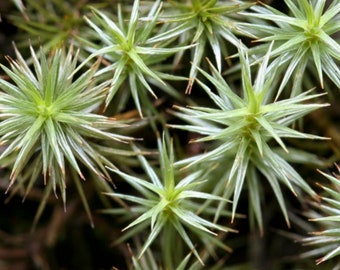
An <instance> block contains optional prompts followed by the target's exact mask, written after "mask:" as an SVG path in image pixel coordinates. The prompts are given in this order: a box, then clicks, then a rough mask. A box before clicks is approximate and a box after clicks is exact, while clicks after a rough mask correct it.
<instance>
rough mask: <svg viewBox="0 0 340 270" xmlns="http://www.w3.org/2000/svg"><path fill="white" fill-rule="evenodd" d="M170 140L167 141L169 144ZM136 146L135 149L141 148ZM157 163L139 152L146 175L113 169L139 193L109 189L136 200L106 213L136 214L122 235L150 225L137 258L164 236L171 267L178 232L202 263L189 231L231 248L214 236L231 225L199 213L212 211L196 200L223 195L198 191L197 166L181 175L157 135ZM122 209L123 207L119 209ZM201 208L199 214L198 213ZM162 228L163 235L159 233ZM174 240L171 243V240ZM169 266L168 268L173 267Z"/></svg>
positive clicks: (168, 147) (170, 149) (166, 145)
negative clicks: (206, 217)
mask: <svg viewBox="0 0 340 270" xmlns="http://www.w3.org/2000/svg"><path fill="white" fill-rule="evenodd" d="M169 144H170V145H169ZM134 147H135V150H136V152H140V151H139V149H138V148H136V146H134ZM158 150H159V160H160V167H159V168H154V167H153V166H152V165H151V164H150V163H149V162H148V161H147V159H146V158H145V157H144V156H142V155H139V160H140V163H141V165H142V168H143V169H144V171H145V173H146V176H145V177H139V176H133V175H129V174H126V173H124V172H121V171H119V170H113V171H114V172H115V173H116V174H118V175H119V176H121V177H122V178H123V179H124V180H125V181H127V182H128V183H129V185H131V186H132V187H133V189H134V190H136V191H137V192H138V193H139V194H140V195H138V196H137V195H129V194H122V193H118V192H114V193H108V194H107V195H108V196H111V197H114V198H120V199H123V200H126V201H129V202H131V203H134V204H136V205H135V206H131V207H130V211H131V212H130V211H126V210H124V209H108V210H106V211H104V212H105V213H111V214H122V215H127V216H128V217H133V216H136V218H135V219H134V220H133V221H132V222H131V223H130V224H129V225H128V226H126V227H125V228H124V229H123V231H125V230H131V231H130V233H127V235H125V236H123V238H122V239H126V238H128V237H132V236H133V235H136V234H138V233H141V232H142V231H144V230H146V228H147V227H149V228H150V234H149V236H148V237H147V239H146V240H145V242H144V244H143V246H142V247H141V249H140V253H139V255H138V258H141V257H142V256H143V254H144V253H145V252H146V250H147V249H148V248H149V247H150V245H151V244H152V243H153V242H154V241H156V239H159V238H160V237H161V238H164V239H165V242H164V245H163V247H162V250H163V251H162V252H163V254H165V255H164V256H165V259H164V262H165V263H166V266H167V267H170V266H172V267H174V265H173V264H174V263H175V261H176V260H178V258H176V257H174V254H175V253H176V249H177V248H178V247H179V246H178V245H179V243H177V242H176V241H174V240H175V239H176V236H177V235H179V236H180V237H181V238H182V240H183V242H184V243H185V244H186V245H187V246H188V248H189V250H191V252H192V253H193V254H194V255H195V256H196V258H197V259H198V260H199V261H200V263H201V264H202V265H204V262H203V260H202V259H201V257H200V255H199V254H198V252H197V250H196V247H195V244H194V243H193V242H192V240H191V237H190V234H189V232H190V233H193V234H197V235H198V236H199V238H200V241H202V242H203V243H204V244H206V245H207V246H208V245H211V243H215V244H216V245H217V246H220V247H222V248H224V249H225V250H226V251H229V252H230V248H229V247H228V246H226V244H225V243H223V242H221V241H220V240H219V239H218V238H217V233H216V232H215V231H216V230H217V231H222V232H230V231H234V232H235V230H233V229H231V228H228V227H225V226H223V225H219V224H216V223H213V222H211V221H209V220H207V219H205V218H202V217H200V215H206V214H208V216H209V215H211V214H212V213H211V212H210V210H209V208H203V209H201V204H200V203H199V202H198V201H201V200H210V201H220V200H222V201H223V200H224V199H223V198H221V197H219V196H216V195H214V194H209V193H205V192H202V191H198V190H197V187H198V186H199V185H200V184H201V183H202V181H204V180H205V179H202V173H201V172H200V171H199V170H197V171H195V172H192V173H190V174H187V175H184V176H182V175H181V172H180V169H178V168H176V167H174V162H175V156H174V150H173V146H172V143H167V142H166V140H165V137H163V140H162V141H161V140H160V139H158ZM122 210H124V211H122ZM198 212H200V215H199V214H197V213H198ZM162 232H163V236H160V235H161V234H162ZM172 241H174V242H173V244H171V242H172ZM172 267H170V268H172Z"/></svg>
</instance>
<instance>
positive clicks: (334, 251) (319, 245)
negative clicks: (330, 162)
mask: <svg viewBox="0 0 340 270" xmlns="http://www.w3.org/2000/svg"><path fill="white" fill-rule="evenodd" d="M337 169H338V171H340V167H339V166H337ZM320 173H321V174H322V175H323V176H325V177H326V178H327V179H328V180H329V181H330V183H331V185H329V186H328V185H320V186H321V188H322V189H323V190H324V194H322V196H321V203H314V209H315V210H317V211H318V214H317V216H316V217H313V218H311V219H310V220H311V221H314V222H317V223H318V224H319V227H320V228H321V230H320V231H318V232H313V233H311V234H312V235H311V236H310V237H307V238H305V239H303V240H302V241H301V242H302V243H303V244H304V245H307V246H309V247H311V246H315V248H314V249H312V250H311V251H309V252H307V253H306V254H304V255H303V256H302V257H307V256H306V255H308V256H313V257H315V256H321V257H320V258H318V259H317V260H316V264H317V265H319V264H321V263H323V262H325V261H328V260H331V259H333V258H336V257H339V255H340V230H339V221H340V208H339V207H340V180H339V175H336V174H334V175H330V174H326V173H324V172H321V171H320ZM339 268H340V263H339V262H338V263H335V264H334V268H332V269H339Z"/></svg>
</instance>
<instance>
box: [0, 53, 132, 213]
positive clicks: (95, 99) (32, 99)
mask: <svg viewBox="0 0 340 270" xmlns="http://www.w3.org/2000/svg"><path fill="white" fill-rule="evenodd" d="M30 50H31V56H32V59H33V69H31V67H30V66H28V65H27V63H26V61H25V59H24V58H23V57H22V55H21V54H20V52H19V51H18V50H17V49H16V48H15V53H16V58H17V60H13V59H12V58H10V57H7V59H8V61H9V64H10V68H8V67H6V66H4V65H1V67H2V69H3V70H4V71H5V73H6V74H7V76H8V77H9V78H10V81H7V80H4V79H0V89H1V90H2V92H1V93H0V119H1V122H0V136H1V138H0V141H1V144H2V145H3V147H4V148H3V150H2V152H1V155H0V163H1V164H2V165H3V166H6V167H9V168H10V169H11V175H10V184H9V187H8V189H10V188H11V187H12V185H13V184H14V183H15V182H16V180H17V179H18V180H19V179H21V180H22V181H24V183H22V182H19V183H18V184H19V185H20V186H21V187H22V186H24V185H26V187H27V190H26V194H27V193H28V192H29V191H30V189H31V188H32V186H33V184H34V183H35V182H36V181H37V180H38V179H39V176H40V175H41V174H42V175H43V178H44V184H45V185H46V187H45V189H46V193H47V194H49V193H50V192H51V191H52V190H54V193H55V194H57V189H59V191H60V194H61V197H62V201H63V202H64V204H65V203H66V182H67V181H69V179H72V180H74V181H75V183H76V186H77V188H78V191H79V193H80V196H81V199H82V201H83V203H84V205H85V208H86V209H88V205H87V201H86V198H85V196H84V193H83V190H82V188H81V182H80V179H82V180H85V178H86V174H84V173H83V172H82V169H81V166H80V163H81V164H82V165H84V166H85V167H86V168H87V169H88V171H90V172H91V173H93V174H95V175H96V177H97V178H99V179H101V180H99V181H103V180H110V175H109V173H108V172H107V170H106V168H105V166H110V167H111V166H114V165H113V164H112V163H111V162H110V161H109V160H108V159H107V158H106V157H105V156H104V155H102V154H101V152H100V151H98V149H97V145H99V144H100V141H101V140H111V141H112V140H114V141H126V140H131V138H129V137H127V136H123V135H119V134H116V133H113V132H111V131H110V129H112V128H122V127H124V126H125V125H124V124H123V123H120V122H119V121H115V120H114V119H112V118H108V117H105V116H102V115H99V114H97V113H96V111H97V110H98V107H99V106H100V104H101V103H102V102H103V100H104V98H105V94H106V91H107V88H106V86H107V84H105V83H103V84H96V83H95V81H94V78H93V75H94V73H95V72H96V70H97V67H98V64H99V63H98V62H97V63H96V64H95V65H93V66H92V67H91V68H90V69H88V70H87V71H85V72H83V73H82V74H80V75H79V76H71V74H73V72H74V70H75V69H76V67H77V61H78V52H77V53H75V54H74V52H73V49H72V47H71V48H70V49H69V50H68V51H66V49H58V50H56V51H53V52H52V53H51V54H50V55H49V57H46V56H45V54H44V51H43V49H41V50H40V54H39V55H38V54H37V53H36V52H35V51H34V49H33V47H30ZM46 199H47V197H46V196H45V199H44V200H42V201H41V203H42V205H44V204H45V203H46Z"/></svg>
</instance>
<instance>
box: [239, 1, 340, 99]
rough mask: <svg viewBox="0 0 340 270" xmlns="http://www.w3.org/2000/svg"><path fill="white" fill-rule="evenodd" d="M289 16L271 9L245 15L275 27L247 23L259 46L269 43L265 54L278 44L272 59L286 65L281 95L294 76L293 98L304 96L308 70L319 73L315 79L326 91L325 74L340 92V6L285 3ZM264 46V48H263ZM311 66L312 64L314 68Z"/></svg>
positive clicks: (323, 2)
mask: <svg viewBox="0 0 340 270" xmlns="http://www.w3.org/2000/svg"><path fill="white" fill-rule="evenodd" d="M284 2H285V3H286V5H287V6H288V8H289V11H290V14H284V13H282V12H280V11H278V10H276V9H274V8H273V7H270V6H269V5H264V6H263V7H261V6H256V7H253V10H254V12H251V13H250V12H248V13H245V12H243V13H242V14H243V15H245V16H249V18H258V19H262V20H267V21H269V22H271V23H274V25H264V24H259V23H258V24H257V23H251V24H247V23H245V24H244V26H245V27H246V28H247V29H249V31H252V32H253V34H254V35H256V36H257V37H258V39H257V40H256V41H257V42H261V43H267V45H266V46H262V47H261V50H259V49H258V48H256V47H255V48H254V51H257V52H259V51H262V52H265V51H266V50H267V48H268V46H269V45H268V44H269V43H270V42H272V41H275V46H274V49H273V51H272V53H271V57H280V56H281V58H280V60H278V61H280V62H282V61H283V62H284V63H285V65H282V70H283V72H284V76H283V80H282V83H281V86H280V89H279V91H278V94H280V92H281V91H282V90H283V88H284V86H285V85H286V84H287V82H288V81H289V80H290V79H291V77H292V76H293V84H294V87H293V89H292V91H293V93H292V95H295V94H297V93H299V92H301V85H302V82H303V80H304V78H305V76H303V75H304V74H305V70H306V69H308V70H313V69H314V70H316V74H317V75H316V77H318V79H319V81H320V85H321V87H322V88H323V87H324V74H326V75H327V76H328V78H329V79H330V80H331V81H332V82H333V83H334V84H335V85H336V86H337V87H338V88H340V69H339V60H340V45H339V42H338V40H337V39H336V34H337V33H338V32H339V30H340V23H339V19H340V17H339V16H340V15H339V14H340V2H339V0H335V1H330V5H329V6H328V8H326V0H310V1H308V0H301V1H292V0H284ZM260 46H261V45H260ZM311 63H312V64H311Z"/></svg>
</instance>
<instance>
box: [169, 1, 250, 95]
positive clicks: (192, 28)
mask: <svg viewBox="0 0 340 270" xmlns="http://www.w3.org/2000/svg"><path fill="white" fill-rule="evenodd" d="M252 5H254V3H250V2H243V1H217V0H203V1H201V0H186V1H172V0H169V1H166V3H165V9H164V11H165V13H164V15H162V20H165V22H166V23H175V25H176V27H179V29H181V30H182V32H183V33H181V35H180V37H179V40H180V42H181V43H185V44H196V46H194V47H193V48H192V49H191V60H192V62H193V65H192V67H191V69H190V73H189V84H188V87H187V89H186V92H187V93H190V91H191V88H192V85H193V83H194V80H195V78H196V75H197V69H196V68H195V67H196V66H200V64H201V61H202V59H203V58H204V57H205V56H208V53H207V51H206V50H207V44H209V45H210V48H211V50H212V52H213V55H214V57H215V61H216V66H217V69H218V70H219V71H221V70H222V66H223V62H224V60H222V59H223V58H224V57H227V56H228V55H229V52H228V46H226V42H227V44H228V45H230V44H232V45H233V46H234V47H235V48H237V47H238V46H239V45H240V43H239V41H238V38H237V36H236V35H250V36H251V34H250V33H249V32H248V31H246V30H244V31H241V29H239V28H238V27H237V22H238V20H240V16H239V15H237V14H238V12H239V11H242V10H245V9H247V8H249V7H250V6H252ZM177 25H178V26H177ZM241 46H244V45H243V44H242V45H241ZM183 53H184V51H180V52H178V53H177V56H176V59H175V63H176V62H180V59H181V57H182V55H183Z"/></svg>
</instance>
